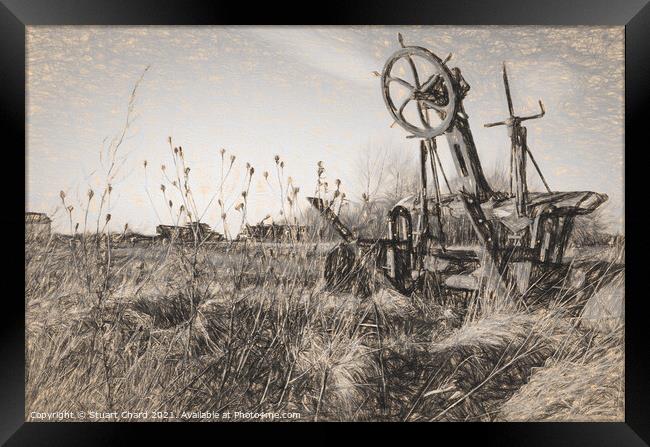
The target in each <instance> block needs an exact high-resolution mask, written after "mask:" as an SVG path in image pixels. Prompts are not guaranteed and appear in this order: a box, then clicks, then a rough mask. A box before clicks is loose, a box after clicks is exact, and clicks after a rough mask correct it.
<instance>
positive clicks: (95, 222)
mask: <svg viewBox="0 0 650 447" xmlns="http://www.w3.org/2000/svg"><path fill="white" fill-rule="evenodd" d="M25 59H26V60H25V101H26V104H25V118H26V121H25V145H26V149H25V188H26V191H25V392H24V396H25V415H24V417H25V420H26V421H29V422H80V421H83V422H134V423H135V422H162V421H179V422H199V421H201V422H339V421H343V422H546V421H553V422H624V421H625V272H626V270H625V219H624V216H625V187H624V171H625V27H624V26H586V25H583V26H541V25H535V26H514V25H513V26H477V25H472V26H469V25H468V26H451V25H445V26H442V25H409V26H379V25H372V26H371V25H367V26H347V25H346V26H343V25H337V26H166V25H165V26H163V25H156V26H153V25H152V26H96V25H92V26H91V25H83V26H81V25H65V26H63V25H57V26H51V25H32V26H27V27H26V30H25ZM528 132H530V134H529V133H528ZM7 169H9V168H7ZM17 218H19V216H17ZM18 243H19V241H18ZM633 245H634V244H631V246H630V247H632V246H633ZM630 265H632V264H630Z"/></svg>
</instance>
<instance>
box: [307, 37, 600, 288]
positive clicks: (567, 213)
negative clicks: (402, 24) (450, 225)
mask: <svg viewBox="0 0 650 447" xmlns="http://www.w3.org/2000/svg"><path fill="white" fill-rule="evenodd" d="M399 42H400V45H401V48H400V49H399V50H397V51H396V52H395V53H393V55H392V56H390V58H389V59H388V61H387V62H386V64H385V66H384V68H383V71H382V73H381V92H382V95H383V98H384V102H385V104H386V107H387V109H388V112H389V113H390V115H391V117H392V118H393V120H394V122H395V123H396V124H398V125H399V126H401V127H402V128H403V129H404V130H406V131H407V132H408V133H409V135H408V136H407V138H413V139H416V140H419V156H420V157H419V162H420V163H419V164H420V166H419V168H420V169H419V175H420V182H419V192H418V193H417V194H415V195H413V196H410V197H405V198H404V199H402V200H400V201H399V202H398V203H397V204H395V205H394V207H393V208H392V209H391V210H390V212H389V214H388V216H387V220H388V222H387V223H388V225H387V226H388V235H387V237H386V238H383V239H372V240H371V239H363V238H359V237H358V236H357V235H355V234H354V233H353V232H352V231H351V230H350V229H348V228H347V227H346V226H345V225H344V224H343V223H342V222H341V221H340V219H339V218H338V216H337V215H336V213H335V212H334V211H333V210H332V209H331V207H330V206H327V205H326V204H325V203H324V202H323V201H322V200H321V199H320V198H313V197H312V198H309V200H310V203H311V204H312V205H313V206H314V207H316V208H317V209H318V210H319V211H320V212H321V213H322V215H323V217H324V218H326V219H327V220H328V221H329V222H330V223H331V224H332V225H333V226H334V228H335V229H336V230H337V232H338V233H339V235H340V236H341V237H342V239H343V243H342V244H340V245H339V246H337V247H336V248H334V249H333V250H332V251H331V252H330V253H329V254H328V256H327V260H326V266H325V273H324V276H325V279H326V282H327V284H328V285H329V286H338V285H340V284H343V283H345V282H346V281H349V280H351V279H352V277H354V276H355V275H359V272H360V270H363V269H362V264H364V262H365V264H366V265H367V264H368V262H367V261H364V260H367V259H368V258H371V263H372V264H374V265H373V268H374V271H381V272H383V276H384V277H385V278H386V279H388V281H389V282H390V283H391V284H392V286H393V287H394V288H395V289H397V290H398V291H399V292H401V293H403V294H406V295H409V294H410V293H412V292H413V291H414V290H415V289H417V288H418V287H421V286H422V284H423V283H424V278H425V277H426V276H427V275H429V276H431V277H434V278H435V279H436V283H437V284H438V285H439V286H440V287H443V288H449V289H465V290H479V289H481V288H484V287H489V288H490V289H492V290H499V289H502V288H510V289H516V290H518V291H519V292H520V293H526V291H527V290H529V288H531V287H532V285H533V284H536V283H537V282H538V280H539V278H542V277H543V276H544V275H545V274H547V273H548V272H551V271H553V270H554V269H555V270H557V269H558V268H559V266H561V265H562V260H563V257H564V252H565V249H566V245H567V241H568V238H569V236H570V233H571V230H572V224H573V220H574V218H575V216H577V215H581V214H588V213H591V212H592V211H593V210H595V209H596V208H597V207H598V206H599V205H600V204H602V203H603V202H604V201H606V200H607V196H606V195H605V194H598V193H595V192H590V191H574V192H555V191H552V190H551V189H550V187H549V186H548V184H547V182H546V179H545V178H544V176H543V175H542V172H541V170H540V168H539V166H538V165H537V163H536V161H535V159H534V158H533V154H532V152H531V150H530V148H529V147H528V145H527V142H526V127H524V126H523V125H522V124H523V122H524V121H527V120H532V119H536V118H541V117H543V116H544V114H545V110H544V106H543V104H542V102H541V101H539V107H540V111H539V113H537V114H535V115H530V116H519V115H517V114H516V113H515V111H514V109H513V105H512V98H511V94H510V86H509V84H508V76H507V72H506V67H505V64H504V66H503V82H504V86H505V92H506V98H507V105H508V117H507V118H506V119H505V120H503V121H500V122H495V123H490V124H486V125H485V127H493V126H507V128H508V134H509V136H510V140H511V147H510V188H509V190H508V191H495V190H493V189H492V188H491V186H490V184H489V183H488V181H487V179H486V176H485V174H484V172H483V168H482V166H481V160H480V158H479V154H478V151H477V149H476V145H475V144H474V138H473V136H472V131H471V129H470V125H469V120H468V116H467V113H466V112H465V109H464V107H463V101H464V100H465V98H466V96H467V94H468V92H469V90H470V86H469V84H468V83H467V81H466V80H465V79H464V78H463V76H462V74H461V71H460V69H459V68H456V67H455V68H449V67H448V62H449V60H450V58H451V55H450V56H448V57H447V58H445V59H444V60H443V59H441V58H439V57H438V56H436V55H435V54H433V53H432V52H431V51H429V50H428V49H426V48H422V47H417V46H405V45H404V43H403V40H402V36H401V35H400V36H399ZM442 136H444V137H445V138H446V142H447V146H448V147H449V150H450V152H451V158H452V159H453V163H454V167H455V170H456V173H457V176H458V180H457V183H458V185H459V186H457V187H455V188H453V189H455V190H452V188H451V187H449V182H448V181H447V176H446V174H445V172H444V171H443V166H442V162H441V160H440V157H439V154H438V145H437V142H436V139H437V138H438V137H442ZM529 161H530V162H531V163H532V165H533V167H534V168H535V170H536V171H537V174H538V175H539V177H540V178H541V180H542V182H543V184H544V186H545V187H546V192H532V191H529V190H528V184H527V169H528V164H529ZM443 180H444V182H443ZM443 183H446V184H447V187H448V190H449V192H447V193H443V191H442V188H441V184H443ZM451 214H454V215H459V214H462V215H464V216H465V217H466V218H467V219H468V220H469V222H470V223H471V228H472V229H473V231H474V233H475V235H476V239H477V240H478V246H477V247H476V248H467V247H463V248H454V247H452V246H448V244H447V241H446V237H445V233H444V231H443V228H444V225H443V223H444V220H445V218H446V216H449V215H451Z"/></svg>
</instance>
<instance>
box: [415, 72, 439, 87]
mask: <svg viewBox="0 0 650 447" xmlns="http://www.w3.org/2000/svg"><path fill="white" fill-rule="evenodd" d="M439 76H440V75H439V74H438V73H434V74H432V75H431V76H430V77H429V79H427V80H426V81H425V83H424V84H422V87H421V88H420V90H422V91H423V92H426V91H427V90H429V89H430V88H431V87H433V84H435V83H436V82H437V81H438V77H439Z"/></svg>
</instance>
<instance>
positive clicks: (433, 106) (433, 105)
mask: <svg viewBox="0 0 650 447" xmlns="http://www.w3.org/2000/svg"><path fill="white" fill-rule="evenodd" d="M422 102H423V103H424V104H425V105H426V106H427V107H428V108H430V109H434V110H436V111H438V112H445V111H446V109H447V107H445V106H439V105H438V104H436V103H435V102H433V101H429V100H428V99H423V100H422Z"/></svg>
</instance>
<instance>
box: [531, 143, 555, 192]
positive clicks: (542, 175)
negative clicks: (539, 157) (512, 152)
mask: <svg viewBox="0 0 650 447" xmlns="http://www.w3.org/2000/svg"><path fill="white" fill-rule="evenodd" d="M526 152H527V153H528V156H529V157H530V160H531V161H532V162H533V165H534V166H535V169H536V170H537V173H538V174H539V178H541V179H542V182H543V183H544V186H545V187H546V190H547V191H548V192H553V191H551V188H549V186H548V183H546V179H545V178H544V174H542V170H541V169H540V168H539V166H538V165H537V162H536V161H535V157H533V153H532V152H531V151H530V149H529V148H528V145H526Z"/></svg>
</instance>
